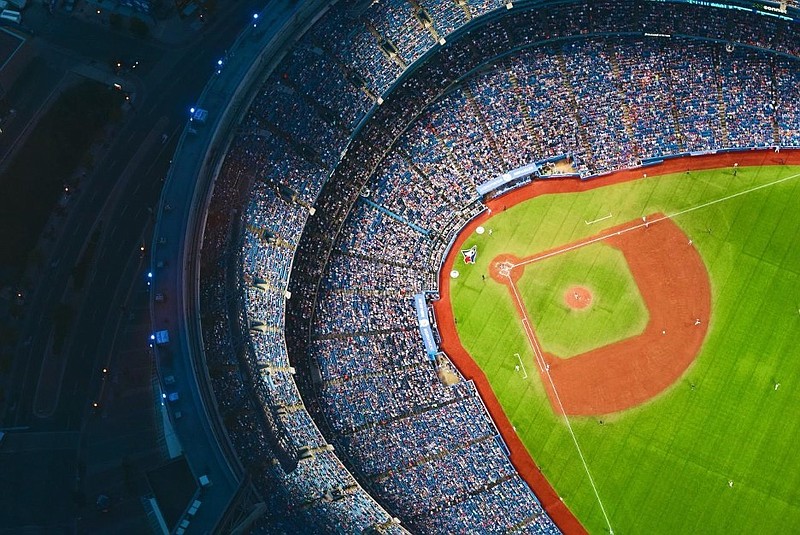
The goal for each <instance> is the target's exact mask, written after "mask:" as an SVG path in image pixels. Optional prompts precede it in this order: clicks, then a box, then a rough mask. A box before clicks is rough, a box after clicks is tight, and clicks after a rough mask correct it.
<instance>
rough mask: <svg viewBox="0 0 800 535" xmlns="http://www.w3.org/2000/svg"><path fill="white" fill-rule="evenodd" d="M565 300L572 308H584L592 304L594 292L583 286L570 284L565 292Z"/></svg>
mask: <svg viewBox="0 0 800 535" xmlns="http://www.w3.org/2000/svg"><path fill="white" fill-rule="evenodd" d="M564 302H565V303H566V304H567V306H568V307H569V308H571V309H583V308H586V307H588V306H589V305H591V304H592V292H591V291H590V290H589V289H588V288H585V287H583V286H570V287H569V288H567V291H566V292H564Z"/></svg>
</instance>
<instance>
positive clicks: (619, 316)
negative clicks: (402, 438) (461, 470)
mask: <svg viewBox="0 0 800 535" xmlns="http://www.w3.org/2000/svg"><path fill="white" fill-rule="evenodd" d="M564 182H565V184H566V185H565V186H564V187H560V186H559V185H557V184H556V185H554V184H546V185H539V184H537V185H534V186H529V189H530V190H531V191H528V192H527V193H525V195H523V196H527V197H530V198H527V199H525V200H522V199H521V197H520V196H518V197H517V198H516V199H514V198H511V197H504V198H501V199H499V200H498V201H496V202H494V203H492V204H491V206H492V207H493V210H492V213H491V214H485V215H484V216H483V217H482V219H481V220H480V221H478V222H476V224H473V225H471V226H469V227H467V229H466V233H465V234H463V235H462V237H461V238H460V239H459V240H458V241H457V243H456V250H455V251H454V252H453V254H451V256H450V258H449V260H448V262H447V263H446V264H445V269H446V271H445V274H444V275H443V278H442V282H443V284H442V286H443V292H442V293H443V296H445V299H443V301H447V302H446V303H444V304H443V305H442V306H441V307H440V308H439V309H437V313H438V312H440V311H444V313H442V314H441V318H440V323H441V324H442V326H441V328H442V330H443V333H444V334H443V337H444V338H445V339H447V337H448V335H447V331H448V328H449V329H452V330H454V332H453V334H457V338H458V340H457V341H456V343H460V345H461V346H462V347H463V350H465V351H466V354H468V356H469V359H471V360H472V361H474V364H476V365H477V368H478V369H479V370H480V372H476V374H477V375H481V374H485V381H486V382H488V386H489V388H490V389H491V392H490V393H489V394H490V396H489V397H493V398H496V402H499V406H500V407H501V408H502V412H503V413H504V417H506V418H507V419H508V422H510V426H513V430H514V431H515V432H516V435H517V437H518V438H519V440H520V441H521V443H522V444H523V445H524V449H525V450H527V453H528V454H529V455H530V457H531V458H532V459H533V461H534V462H535V464H536V465H537V466H538V468H539V469H540V470H541V473H542V474H543V475H544V476H545V478H546V479H547V481H549V483H550V485H552V487H553V489H554V490H555V492H556V493H557V495H558V496H559V497H560V499H561V500H563V503H564V504H565V505H566V507H567V508H568V509H569V511H571V513H572V514H574V516H575V518H577V519H578V521H579V522H580V523H581V524H582V525H583V526H584V527H585V528H586V530H587V531H589V532H590V533H608V532H610V531H613V533H617V534H621V533H630V534H634V533H664V534H674V533H789V532H800V456H798V455H797V454H796V453H795V452H796V451H797V450H796V448H797V447H798V446H797V445H798V444H800V413H798V407H800V344H798V340H799V339H800V338H799V335H800V280H798V278H799V277H800V202H799V201H798V199H800V167H798V166H789V165H764V166H760V165H759V166H745V165H742V166H738V167H737V168H734V167H733V166H730V165H728V166H725V167H722V168H718V169H709V170H704V171H691V172H688V173H687V172H678V173H674V174H668V175H663V176H657V177H655V176H650V177H647V178H637V179H631V180H616V181H614V180H609V181H604V179H598V180H597V181H596V182H595V183H593V184H591V185H587V184H579V185H577V186H575V185H572V184H571V183H570V182H577V181H564ZM537 188H540V189H538V190H537ZM478 223H479V226H478V225H477V224H478ZM473 246H476V248H477V249H476V250H477V255H476V258H475V262H474V263H465V261H464V259H463V258H462V255H461V253H460V251H461V250H469V249H470V248H471V247H473ZM451 271H455V272H457V274H456V273H451ZM451 275H452V276H451ZM447 307H451V308H447ZM445 309H446V310H445ZM448 322H452V325H450V326H449V327H448ZM445 347H447V344H445ZM451 347H452V341H451ZM455 353H457V351H456V352H455ZM454 360H455V361H456V364H457V365H459V367H460V368H462V371H464V369H465V368H469V366H471V365H472V364H469V365H466V364H465V363H464V362H463V361H461V362H459V359H458V358H455V359H454ZM466 375H467V376H470V375H471V373H466ZM476 383H480V381H477V380H476ZM479 386H480V385H479ZM482 393H483V394H484V398H485V399H486V398H487V395H486V393H485V392H482ZM487 405H491V404H490V403H489V402H487ZM491 408H492V407H491V406H490V409H491ZM496 419H497V418H496ZM499 426H500V427H501V428H502V425H499ZM512 451H513V447H512ZM514 455H517V454H516V453H515V454H513V455H512V459H513V456H514ZM515 464H516V463H515ZM534 487H535V485H534Z"/></svg>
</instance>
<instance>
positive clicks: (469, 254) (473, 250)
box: [461, 245, 478, 264]
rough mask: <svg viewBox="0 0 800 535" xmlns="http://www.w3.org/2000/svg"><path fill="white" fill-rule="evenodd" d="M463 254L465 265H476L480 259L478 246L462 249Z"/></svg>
mask: <svg viewBox="0 0 800 535" xmlns="http://www.w3.org/2000/svg"><path fill="white" fill-rule="evenodd" d="M461 254H462V255H463V256H464V263H465V264H474V263H475V259H476V258H477V257H478V246H477V245H473V246H472V247H470V248H469V249H461Z"/></svg>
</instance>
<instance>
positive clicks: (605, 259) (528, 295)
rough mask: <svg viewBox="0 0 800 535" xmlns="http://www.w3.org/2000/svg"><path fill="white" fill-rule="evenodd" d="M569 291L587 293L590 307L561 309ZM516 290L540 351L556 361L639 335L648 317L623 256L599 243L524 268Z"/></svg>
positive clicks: (565, 306) (616, 250)
mask: <svg viewBox="0 0 800 535" xmlns="http://www.w3.org/2000/svg"><path fill="white" fill-rule="evenodd" d="M572 286H583V287H586V288H587V289H588V290H590V291H591V293H592V301H591V305H590V306H588V307H587V308H585V309H572V308H570V307H569V306H567V304H566V302H565V301H564V295H565V293H566V292H568V291H569V289H570V287H572ZM517 288H518V289H519V292H520V294H521V295H522V299H523V302H524V303H525V305H526V308H527V311H528V316H529V318H530V319H531V321H532V322H533V323H534V325H536V335H537V337H538V339H539V342H540V343H541V344H542V348H543V349H544V350H545V351H547V352H550V353H552V354H554V355H557V356H559V357H561V358H568V357H573V356H575V355H580V354H581V353H585V352H586V351H589V350H591V349H594V348H596V347H602V346H605V345H608V344H611V343H614V342H617V341H619V340H624V339H626V338H629V337H631V336H635V335H637V334H641V332H642V331H643V330H644V328H645V326H646V325H647V321H648V319H649V317H650V315H649V314H648V312H647V307H646V306H645V303H644V300H643V299H642V296H641V294H640V293H639V290H638V287H637V285H636V281H635V280H634V278H633V274H632V273H631V272H630V270H629V269H628V263H627V262H626V261H625V255H623V254H622V252H621V251H619V250H618V249H615V248H613V247H611V246H609V245H606V244H604V243H595V244H592V245H588V246H586V247H581V248H579V249H575V250H572V251H568V252H565V253H562V254H559V255H557V256H553V257H550V258H545V259H542V260H538V261H536V262H533V263H532V264H528V265H527V266H525V271H524V273H523V275H522V277H521V278H520V280H519V282H518V283H517Z"/></svg>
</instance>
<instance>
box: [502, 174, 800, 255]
mask: <svg viewBox="0 0 800 535" xmlns="http://www.w3.org/2000/svg"><path fill="white" fill-rule="evenodd" d="M797 177H800V173H797V174H794V175H790V176H787V177H783V178H779V179H777V180H773V181H772V182H768V183H766V184H760V185H758V186H753V187H752V188H749V189H746V190H742V191H739V192H736V193H732V194H730V195H726V196H725V197H721V198H719V199H714V200H713V201H708V202H704V203H703V204H699V205H697V206H692V207H690V208H686V209H684V210H679V211H678V212H675V213H672V214H667V215H663V216H661V217H657V218H655V219H651V220H648V221H646V222H642V223H638V224H636V225H632V226H630V227H628V228H624V229H620V230H618V231H617V232H612V233H610V234H605V235H603V236H596V237H594V238H592V239H590V240H586V241H584V242H579V243H576V244H573V245H568V246H567V247H562V248H561V249H556V250H555V251H550V252H549V253H545V254H543V255H539V256H534V257H533V258H529V259H528V260H523V261H522V262H519V263H518V264H514V265H513V266H512V267H511V269H514V268H516V267H519V266H527V265H528V264H533V263H534V262H538V261H539V260H544V259H546V258H550V257H553V256H555V255H559V254H562V253H566V252H569V251H573V250H575V249H579V248H581V247H585V246H587V245H592V244H593V243H597V242H601V241H603V240H607V239H608V238H610V237H612V236H619V235H621V234H625V233H626V232H630V231H632V230H636V229H640V228H642V227H644V226H647V225H650V224H652V223H658V222H659V221H663V220H665V219H674V218H676V217H678V216H680V215H683V214H688V213H689V212H694V211H696V210H700V209H701V208H707V207H709V206H711V205H714V204H719V203H721V202H724V201H729V200H731V199H734V198H736V197H741V196H742V195H745V194H747V193H753V192H754V191H758V190H760V189H764V188H768V187H771V186H775V185H777V184H780V183H782V182H788V181H789V180H794V179H795V178H797Z"/></svg>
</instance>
